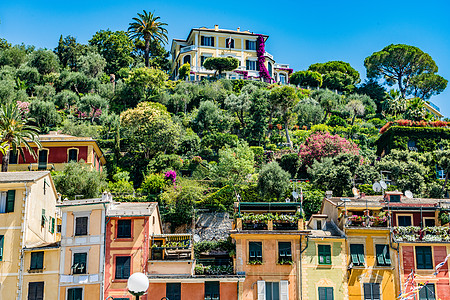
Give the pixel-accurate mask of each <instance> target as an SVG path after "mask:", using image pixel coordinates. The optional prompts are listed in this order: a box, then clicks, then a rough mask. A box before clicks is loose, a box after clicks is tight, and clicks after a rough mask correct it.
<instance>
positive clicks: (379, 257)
mask: <svg viewBox="0 0 450 300" xmlns="http://www.w3.org/2000/svg"><path fill="white" fill-rule="evenodd" d="M384 246H385V245H376V246H375V248H376V252H377V253H376V255H377V263H378V265H380V266H384V265H386V261H385V259H384V253H383V251H384V248H385V247H384Z"/></svg>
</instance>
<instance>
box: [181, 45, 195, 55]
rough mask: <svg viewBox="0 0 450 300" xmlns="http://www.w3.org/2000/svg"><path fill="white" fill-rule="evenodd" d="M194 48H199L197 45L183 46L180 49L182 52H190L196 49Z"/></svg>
mask: <svg viewBox="0 0 450 300" xmlns="http://www.w3.org/2000/svg"><path fill="white" fill-rule="evenodd" d="M194 50H197V46H196V45H192V46H187V47H183V48H181V49H180V54H182V53H186V52H189V51H194Z"/></svg>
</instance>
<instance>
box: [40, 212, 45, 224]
mask: <svg viewBox="0 0 450 300" xmlns="http://www.w3.org/2000/svg"><path fill="white" fill-rule="evenodd" d="M41 226H42V227H44V226H45V209H44V208H43V209H42V215H41Z"/></svg>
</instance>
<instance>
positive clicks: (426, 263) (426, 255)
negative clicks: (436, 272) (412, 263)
mask: <svg viewBox="0 0 450 300" xmlns="http://www.w3.org/2000/svg"><path fill="white" fill-rule="evenodd" d="M416 263H417V269H427V270H429V269H433V260H432V254H431V246H416Z"/></svg>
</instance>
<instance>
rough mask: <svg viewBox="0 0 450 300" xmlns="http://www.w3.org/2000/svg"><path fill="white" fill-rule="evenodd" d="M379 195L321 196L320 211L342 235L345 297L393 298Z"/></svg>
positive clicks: (392, 259)
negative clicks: (345, 275) (344, 258)
mask: <svg viewBox="0 0 450 300" xmlns="http://www.w3.org/2000/svg"><path fill="white" fill-rule="evenodd" d="M383 201H384V200H383V196H366V197H364V198H357V197H354V198H337V197H328V198H325V199H324V201H323V204H322V209H321V213H322V214H325V215H327V216H328V218H330V220H332V221H333V222H334V223H335V224H337V225H338V227H339V229H340V230H342V231H343V232H344V234H345V236H346V245H345V250H346V251H345V252H346V254H347V262H346V266H347V285H348V294H347V295H348V299H350V300H357V299H358V300H360V299H371V300H372V299H373V300H375V299H395V298H396V297H397V294H396V282H395V266H396V265H397V263H398V260H397V257H396V255H395V252H394V249H392V247H391V244H390V227H389V223H388V219H389V218H388V214H387V212H386V211H385V210H384V205H383Z"/></svg>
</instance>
